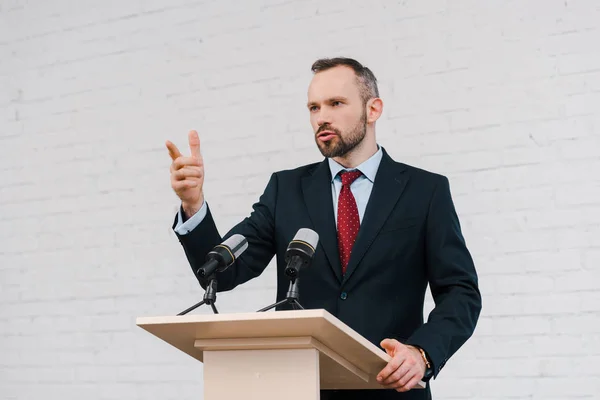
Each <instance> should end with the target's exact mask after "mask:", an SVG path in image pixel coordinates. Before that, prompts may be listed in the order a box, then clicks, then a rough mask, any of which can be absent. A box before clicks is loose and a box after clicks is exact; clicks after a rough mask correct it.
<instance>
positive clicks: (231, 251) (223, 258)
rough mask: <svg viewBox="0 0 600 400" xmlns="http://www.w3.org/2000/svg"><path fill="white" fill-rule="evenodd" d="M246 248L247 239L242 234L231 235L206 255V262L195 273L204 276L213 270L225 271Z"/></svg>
mask: <svg viewBox="0 0 600 400" xmlns="http://www.w3.org/2000/svg"><path fill="white" fill-rule="evenodd" d="M247 248H248V240H247V239H246V238H245V237H244V236H242V235H238V234H236V235H233V236H231V237H230V238H229V239H227V240H225V241H224V242H223V243H221V244H219V245H217V246H215V248H213V249H212V250H211V251H210V252H209V253H208V254H207V255H206V263H204V265H203V266H201V267H200V268H198V270H197V271H196V275H198V276H200V277H202V278H204V277H207V276H210V275H212V274H213V273H215V272H223V271H225V270H226V269H227V268H228V267H229V266H230V265H231V264H233V263H234V262H235V260H237V258H238V257H239V256H240V255H241V254H242V253H243V252H244V251H246V249H247Z"/></svg>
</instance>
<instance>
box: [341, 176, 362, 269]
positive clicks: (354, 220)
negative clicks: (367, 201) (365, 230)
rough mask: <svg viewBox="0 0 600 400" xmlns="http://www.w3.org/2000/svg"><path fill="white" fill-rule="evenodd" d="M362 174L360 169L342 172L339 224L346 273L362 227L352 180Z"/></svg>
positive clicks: (343, 265)
mask: <svg viewBox="0 0 600 400" xmlns="http://www.w3.org/2000/svg"><path fill="white" fill-rule="evenodd" d="M361 175H362V173H361V172H360V171H352V172H345V173H341V177H342V191H341V192H340V197H339V199H338V209H337V214H338V218H337V226H338V247H339V250H340V262H341V263H342V274H345V273H346V268H347V267H348V261H350V253H351V252H352V246H353V245H354V241H355V240H356V235H358V229H359V228H360V218H359V217H358V207H356V200H355V199H354V195H353V194H352V192H351V191H350V185H352V182H354V181H355V180H356V178H358V177H359V176H361Z"/></svg>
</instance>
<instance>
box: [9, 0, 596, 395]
mask: <svg viewBox="0 0 600 400" xmlns="http://www.w3.org/2000/svg"><path fill="white" fill-rule="evenodd" d="M599 21H600V6H599V4H598V2H597V1H595V0H560V1H558V0H529V1H487V2H483V1H473V0H471V1H468V0H458V1H452V2H451V1H442V0H436V1H418V0H407V1H397V2H391V1H383V0H380V1H374V2H366V1H353V2H349V1H337V2H320V1H300V0H295V1H268V0H262V1H259V0H255V1H234V0H229V1H212V2H209V1H196V2H192V1H182V0H175V1H173V0H172V1H166V0H162V1H158V0H154V1H144V2H124V1H115V0H113V1H92V0H86V1H77V2H73V1H64V0H63V1H59V0H53V1H39V0H38V1H25V0H4V1H1V2H0V399H2V400H4V399H19V400H29V399H34V398H40V397H42V396H43V397H44V398H50V399H58V398H61V399H80V398H86V399H94V400H96V399H98V400H100V399H137V398H144V399H177V400H184V399H197V398H202V395H201V392H202V383H201V373H202V369H201V366H200V365H199V364H198V363H196V362H194V361H193V360H191V359H189V358H188V357H187V356H184V355H182V354H181V353H179V352H177V351H176V350H174V349H173V348H170V347H169V346H167V345H165V344H163V343H161V342H160V341H159V340H157V339H155V338H154V337H152V336H151V335H149V334H147V333H146V332H144V331H142V330H141V329H139V328H137V327H136V326H135V325H134V321H135V317H136V316H139V315H165V314H169V315H172V314H175V313H177V312H179V311H181V310H182V309H184V308H186V307H187V306H188V305H190V304H193V303H195V302H196V301H198V300H199V299H200V298H201V295H202V293H201V291H200V290H198V285H197V284H196V282H195V279H194V278H193V276H192V275H191V272H190V270H189V267H188V265H187V262H186V260H185V257H184V254H183V251H182V249H181V248H180V246H179V244H178V242H177V240H176V238H175V236H174V235H173V233H172V231H171V229H170V226H171V221H172V217H173V214H174V211H175V210H176V207H177V201H176V198H175V196H174V195H173V194H172V192H171V190H170V187H169V179H168V168H169V157H168V155H167V152H166V150H165V148H164V141H165V140H166V139H170V140H173V141H174V142H175V143H177V144H178V145H180V147H182V148H186V133H187V131H188V130H189V129H192V128H194V129H197V130H198V131H199V132H200V134H201V140H202V148H203V154H204V155H205V160H206V173H207V177H206V195H207V199H208V201H210V203H211V205H212V208H213V211H214V213H215V214H216V216H217V221H218V224H219V227H220V229H221V230H222V232H225V231H226V230H227V228H229V227H230V226H231V225H233V224H234V223H236V222H237V221H238V220H239V219H240V218H243V217H244V216H245V215H246V214H247V213H248V211H249V210H250V207H251V204H252V203H253V202H254V201H255V200H256V198H257V196H258V195H259V194H260V193H261V192H262V190H263V188H264V186H265V184H266V182H267V180H268V177H269V175H270V173H271V172H272V171H274V170H278V169H283V168H289V167H294V166H297V165H300V164H304V163H308V162H313V161H316V160H319V159H320V154H319V153H318V151H317V150H316V147H315V145H314V142H313V139H312V135H311V131H310V126H309V123H308V115H307V112H306V110H305V107H304V106H303V104H304V103H305V100H306V99H305V97H306V89H307V85H308V82H309V80H310V78H311V73H310V70H309V68H310V65H311V63H312V62H313V61H314V60H315V59H316V58H319V57H323V56H336V55H347V56H351V57H355V58H357V59H359V60H360V61H362V62H364V63H365V64H367V65H368V66H369V67H371V68H372V69H373V71H374V72H375V74H376V75H377V76H378V78H379V80H380V90H381V94H382V97H383V98H384V101H385V110H384V116H383V118H382V120H381V121H380V122H379V123H378V137H379V142H380V143H381V144H383V145H384V146H385V147H386V148H387V149H388V150H389V152H390V153H391V154H392V155H393V156H394V157H395V158H396V159H398V160H403V161H404V162H407V163H410V164H414V165H416V166H419V167H422V168H427V169H431V170H434V171H437V172H440V173H443V174H446V175H448V176H449V178H450V180H451V184H452V190H453V193H454V197H455V201H456V206H457V209H458V211H459V213H460V216H461V221H462V224H463V228H464V233H465V236H466V238H467V241H468V244H469V247H470V249H471V251H472V253H473V255H474V258H475V260H476V264H477V267H478V271H479V274H480V279H481V289H482V292H483V304H484V308H483V313H482V316H481V320H480V324H479V326H478V328H477V331H476V333H475V335H474V337H473V338H472V339H471V340H470V341H469V342H468V343H467V345H465V347H464V348H463V349H461V350H460V351H459V353H458V354H457V355H456V356H455V357H454V358H453V359H452V360H451V361H450V362H449V363H448V366H447V367H446V369H445V370H444V372H443V373H442V374H441V375H440V377H439V379H438V380H437V381H435V382H434V383H433V392H434V395H435V397H436V398H437V399H453V398H463V399H506V398H511V399H549V398H556V399H582V398H585V399H592V398H599V394H598V393H600V367H599V365H600V292H599V288H600V268H599V265H600V173H599V171H600V146H599V144H600V137H599V133H598V132H600V107H599V104H600V53H599V52H598V43H600V30H599ZM232 157H235V162H232ZM274 284H275V283H274V274H273V269H272V268H271V267H269V268H268V269H267V271H266V272H265V273H264V274H263V276H261V277H260V278H259V279H256V280H255V281H252V282H250V283H248V284H247V285H245V286H244V287H240V288H238V290H236V291H235V292H233V293H226V294H220V295H219V304H220V308H221V309H222V310H223V311H252V310H256V309H257V308H259V307H260V306H262V305H265V304H268V303H270V302H271V301H272V300H273V296H274ZM431 307H432V304H431V301H430V299H429V301H428V309H430V308H431ZM198 312H209V310H208V309H206V310H198Z"/></svg>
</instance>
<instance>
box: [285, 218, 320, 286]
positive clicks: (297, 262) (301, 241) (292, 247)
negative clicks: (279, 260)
mask: <svg viewBox="0 0 600 400" xmlns="http://www.w3.org/2000/svg"><path fill="white" fill-rule="evenodd" d="M318 242H319V234H318V233H317V232H315V231H313V230H312V229H308V228H301V229H300V230H298V232H297V233H296V236H294V239H292V241H291V242H290V244H289V245H288V248H287V250H286V252H285V262H286V263H287V265H286V267H285V274H286V275H287V276H288V278H290V279H292V280H294V279H296V277H297V276H298V273H299V272H300V268H301V267H302V266H303V265H304V266H308V264H309V263H310V262H311V260H312V258H313V256H314V254H315V249H316V248H317V243H318Z"/></svg>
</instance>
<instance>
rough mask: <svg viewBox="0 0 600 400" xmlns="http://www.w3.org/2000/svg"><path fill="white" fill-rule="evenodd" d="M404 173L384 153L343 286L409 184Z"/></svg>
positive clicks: (400, 166)
mask: <svg viewBox="0 0 600 400" xmlns="http://www.w3.org/2000/svg"><path fill="white" fill-rule="evenodd" d="M404 170H405V168H404V166H403V165H402V164H398V163H396V162H394V161H393V160H392V159H391V158H390V156H389V155H388V154H387V152H386V151H385V150H384V151H383V158H382V159H381V164H379V169H378V170H377V175H376V176H375V183H374V185H373V190H372V191H371V196H370V198H369V202H368V203H367V209H366V210H365V215H364V217H363V221H362V223H361V226H360V229H359V231H358V235H357V237H356V241H355V242H354V246H353V247H352V253H351V255H350V261H349V263H348V268H347V270H346V274H345V275H344V278H343V283H345V282H346V281H348V279H349V278H350V276H351V275H352V274H353V273H354V271H355V270H356V268H357V267H358V264H359V263H360V262H361V260H362V259H363V257H364V255H365V253H366V252H367V250H368V249H369V247H370V246H371V243H373V240H375V238H376V237H377V234H378V233H379V230H380V229H381V228H382V226H383V224H384V223H385V221H386V220H387V218H388V216H389V215H390V213H391V212H392V210H393V209H394V206H395V205H396V203H397V202H398V199H399V198H400V195H401V194H402V192H403V191H404V188H405V187H406V183H407V182H408V176H407V174H404V173H403V172H404ZM330 201H331V200H330ZM338 264H339V262H338Z"/></svg>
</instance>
